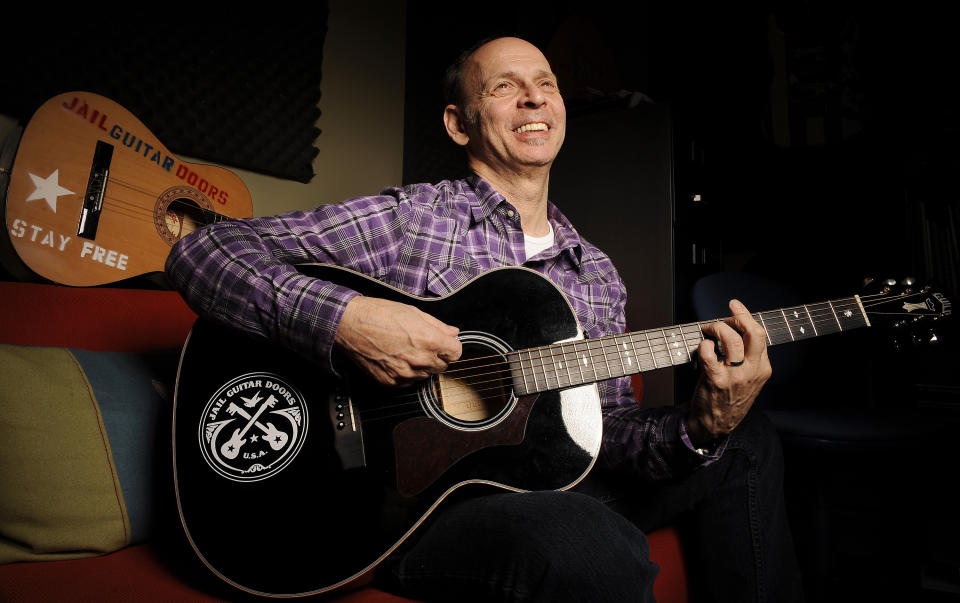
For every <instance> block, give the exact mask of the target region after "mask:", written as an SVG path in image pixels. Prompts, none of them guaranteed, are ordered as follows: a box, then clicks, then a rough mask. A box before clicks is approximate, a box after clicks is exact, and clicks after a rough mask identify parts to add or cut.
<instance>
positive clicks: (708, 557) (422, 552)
mask: <svg viewBox="0 0 960 603" xmlns="http://www.w3.org/2000/svg"><path fill="white" fill-rule="evenodd" d="M782 476H783V461H782V454H781V451H780V444H779V440H778V439H777V436H776V432H775V430H774V429H773V427H772V425H771V424H770V423H769V421H768V420H767V419H766V417H764V416H763V415H762V413H760V412H759V411H751V412H750V413H749V414H748V416H747V418H746V419H744V421H743V422H742V423H741V425H740V426H739V427H738V428H737V429H736V431H735V432H734V434H732V435H731V438H730V441H729V443H728V447H727V451H726V452H725V453H724V455H723V456H722V457H721V459H720V460H719V461H717V462H716V463H714V464H712V465H710V466H708V467H706V468H703V469H700V470H698V471H695V472H693V473H692V474H691V475H690V476H689V477H687V478H686V479H684V480H682V481H679V482H677V483H668V484H657V485H650V484H640V483H630V482H629V481H628V480H626V479H624V478H623V477H622V476H616V475H611V474H605V473H603V472H601V471H594V472H592V473H591V475H590V476H589V477H588V479H587V480H585V482H584V483H583V484H581V485H579V486H578V487H577V488H575V489H574V491H573V492H531V493H524V494H514V493H503V494H492V495H489V496H482V497H479V498H473V499H468V500H464V501H460V502H457V503H455V504H453V505H451V506H449V507H446V508H445V507H441V508H440V509H438V510H437V511H436V512H435V514H434V517H432V518H431V521H430V523H429V524H428V525H427V526H424V528H422V529H421V532H420V534H419V536H418V537H417V539H416V540H415V541H413V542H412V543H410V544H409V545H408V546H407V547H406V548H405V549H404V550H403V551H401V552H400V554H397V555H395V556H394V557H393V558H392V559H391V560H390V561H389V562H388V563H387V564H385V565H384V566H383V567H382V568H381V570H382V571H381V573H380V578H381V579H382V580H383V582H384V585H385V586H386V587H387V588H388V589H389V590H393V591H395V592H398V593H399V594H404V595H407V596H410V597H414V598H418V599H423V600H427V601H618V602H623V601H653V591H652V588H653V580H654V578H655V577H656V575H657V572H658V568H657V566H656V564H654V563H652V562H651V561H650V560H649V548H648V545H647V540H646V537H645V536H644V532H649V531H652V530H654V529H656V528H659V527H662V526H664V525H667V524H674V525H676V526H677V527H678V528H679V530H680V533H681V535H682V537H683V544H684V555H685V558H686V560H687V564H688V570H689V577H690V588H691V594H692V595H693V599H694V600H695V601H718V602H741V601H744V602H746V601H799V600H802V598H803V597H802V592H801V581H800V575H799V570H798V569H797V563H796V558H795V555H794V551H793V541H792V538H791V535H790V530H789V527H788V523H787V516H786V510H785V508H784V501H783V487H782Z"/></svg>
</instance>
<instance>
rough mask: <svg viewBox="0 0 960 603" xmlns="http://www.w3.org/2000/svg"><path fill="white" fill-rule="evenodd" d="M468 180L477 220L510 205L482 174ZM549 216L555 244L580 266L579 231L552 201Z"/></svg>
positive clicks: (472, 212)
mask: <svg viewBox="0 0 960 603" xmlns="http://www.w3.org/2000/svg"><path fill="white" fill-rule="evenodd" d="M466 182H467V184H469V185H470V188H472V189H473V191H474V193H475V194H476V202H475V203H473V204H472V207H471V215H472V216H473V220H474V221H475V222H482V221H483V220H486V219H487V218H489V217H490V215H491V214H492V213H493V212H494V211H496V209H497V208H498V207H499V206H500V204H502V203H505V204H507V205H509V202H508V201H507V200H506V198H505V197H504V196H503V195H502V194H500V193H499V192H498V191H497V190H496V189H494V188H493V187H492V186H491V185H490V183H489V182H487V181H486V180H484V179H483V178H481V177H480V176H477V175H476V174H471V175H470V176H467V178H466ZM547 218H548V219H549V220H550V222H551V223H552V224H553V231H554V237H555V238H554V242H553V243H554V245H556V246H557V248H559V249H560V251H561V252H566V253H568V255H569V257H570V261H572V262H573V264H574V265H575V266H577V267H578V268H579V266H580V257H581V255H582V253H583V249H582V246H581V242H580V235H579V233H577V230H576V229H575V228H574V227H573V224H571V223H570V220H568V219H567V217H566V216H565V215H563V212H561V211H560V209H559V208H558V207H557V206H556V205H554V204H553V203H552V202H550V201H547Z"/></svg>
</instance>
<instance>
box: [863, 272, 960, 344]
mask: <svg viewBox="0 0 960 603" xmlns="http://www.w3.org/2000/svg"><path fill="white" fill-rule="evenodd" d="M860 301H861V303H862V304H863V308H864V310H865V311H866V313H867V316H868V317H869V319H870V323H871V324H873V325H876V326H881V325H882V326H886V327H889V328H893V329H896V330H898V331H901V332H902V333H901V335H905V336H899V337H897V338H896V339H895V342H894V344H895V346H896V347H898V348H901V347H904V344H905V343H909V344H910V345H912V346H919V345H924V344H935V343H938V342H939V339H940V338H939V336H938V334H937V332H936V330H935V325H936V323H937V321H939V320H941V319H944V318H946V317H948V316H950V315H951V313H952V309H951V305H952V304H951V303H950V300H949V299H948V298H947V296H946V295H944V294H943V293H942V292H941V291H939V290H938V289H937V288H936V287H934V286H933V285H929V284H927V285H923V284H919V283H917V282H916V281H915V280H914V279H912V278H905V279H902V280H900V281H896V280H894V279H886V280H875V281H869V282H868V283H867V286H866V291H865V292H864V293H863V294H861V295H860Z"/></svg>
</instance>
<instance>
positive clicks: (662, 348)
mask: <svg viewBox="0 0 960 603" xmlns="http://www.w3.org/2000/svg"><path fill="white" fill-rule="evenodd" d="M922 293H924V294H925V292H922ZM913 295H916V294H900V295H898V296H894V297H893V298H891V297H890V296H888V295H885V294H875V295H865V296H863V297H861V302H863V303H864V307H868V306H869V307H875V306H876V305H878V304H887V303H889V302H890V300H891V299H897V298H899V299H905V298H909V297H911V296H913ZM871 298H874V301H873V302H871ZM824 304H828V305H829V304H832V305H833V310H830V309H828V308H825V309H822V311H820V312H819V313H816V312H813V311H809V307H811V306H823V305H824ZM857 305H858V304H857V303H856V300H855V299H854V298H848V299H845V300H834V301H832V302H821V303H820V304H808V305H807V306H796V307H795V308H784V309H783V310H782V313H783V314H787V312H789V311H791V310H794V309H795V310H798V314H799V311H800V310H803V314H800V315H799V316H796V317H792V316H790V315H788V316H787V320H786V321H783V320H782V318H783V317H782V316H781V317H778V320H779V321H781V322H783V324H784V325H785V326H784V327H782V328H780V329H779V332H780V334H782V333H784V332H788V331H790V326H791V325H790V323H793V325H792V326H800V325H802V326H806V325H807V324H808V323H810V322H816V321H818V320H819V321H828V324H829V323H830V322H834V321H836V320H837V319H836V317H835V316H834V311H835V310H841V311H842V310H844V309H846V308H855V307H857ZM777 313H781V311H780V310H770V311H765V312H759V313H756V314H754V316H755V317H756V316H759V315H762V314H773V315H774V317H775V315H776V314H777ZM884 314H896V315H906V316H910V314H909V313H906V312H888V313H884ZM808 316H809V320H808V318H807V317H808ZM717 320H722V319H717ZM710 322H715V321H704V322H699V323H690V324H688V325H680V326H678V327H672V328H667V329H653V330H650V331H638V332H635V333H626V334H620V335H613V336H606V337H603V338H597V339H594V340H582V341H577V342H569V343H567V344H556V345H553V346H543V347H541V348H532V349H531V350H524V351H523V352H509V353H507V354H506V355H507V356H519V354H521V353H527V354H528V356H529V361H530V363H531V365H530V368H531V369H534V368H536V366H535V365H536V364H537V363H539V365H540V367H539V368H540V373H539V374H540V375H541V376H542V378H541V379H539V380H538V379H536V378H534V381H535V384H534V388H533V391H531V392H530V393H534V392H536V391H543V390H551V389H560V388H562V387H569V386H571V385H574V384H580V383H590V382H596V381H603V380H605V379H609V378H614V377H620V376H625V375H629V374H633V373H637V372H642V371H644V370H649V369H651V368H656V367H658V366H660V364H659V363H657V358H658V354H660V355H661V357H662V359H663V360H664V361H665V363H664V364H663V366H667V365H668V364H669V365H670V366H674V365H677V364H685V363H687V362H689V361H690V354H692V352H693V351H694V350H695V349H696V348H697V347H698V346H699V344H700V342H702V341H703V337H702V333H699V332H698V333H694V332H685V333H683V337H682V343H676V344H675V347H673V348H672V349H673V350H677V349H678V348H679V346H681V345H682V346H683V347H682V349H683V350H684V351H685V352H686V356H685V357H684V356H683V355H682V354H681V355H680V356H679V358H680V362H679V363H678V362H676V360H675V359H674V357H673V355H672V354H671V355H670V356H669V360H668V359H667V357H663V355H665V354H670V352H669V350H670V349H671V348H670V347H669V346H668V345H667V344H666V343H663V344H659V345H651V346H648V350H643V351H640V352H638V351H637V349H636V342H635V341H631V347H633V352H632V355H630V358H632V359H637V360H639V362H640V366H639V368H638V367H631V369H630V370H627V368H626V365H625V364H624V362H623V361H624V358H623V356H622V355H621V353H620V351H619V350H618V349H617V348H619V347H621V346H625V345H626V344H622V343H619V342H620V341H621V340H623V339H626V338H630V337H632V336H636V335H641V334H642V335H649V334H650V333H653V334H656V333H658V332H661V335H660V336H656V339H660V338H661V337H663V336H664V334H665V333H666V332H669V331H680V332H682V327H692V326H696V327H697V328H698V331H699V328H700V327H702V326H703V325H705V324H709V323H710ZM838 327H839V325H838ZM777 331H778V330H770V333H777ZM832 332H835V331H831V333H832ZM770 333H768V336H769V337H770V338H771V339H773V338H774V337H773V335H770ZM614 340H616V341H615V343H614V345H613V346H611V345H610V341H614ZM647 341H648V343H649V337H648V338H647ZM784 341H787V340H786V339H785V340H784ZM595 343H599V345H589V344H595ZM571 344H573V347H574V352H572V353H581V352H582V351H583V350H582V349H581V350H577V349H576V346H577V345H580V346H583V345H585V344H587V346H588V347H587V352H588V354H587V355H586V357H585V358H586V359H587V360H588V362H586V363H585V366H589V367H590V368H589V369H588V370H587V373H588V374H589V373H593V374H592V377H589V378H588V377H584V376H583V371H582V369H580V368H578V371H577V372H578V373H579V374H580V376H581V379H579V380H578V379H573V378H571V377H570V369H569V368H565V367H563V363H562V362H561V364H560V366H559V367H557V365H556V363H555V361H554V359H553V352H552V351H550V356H551V357H550V358H549V359H547V358H543V356H542V355H539V356H538V357H536V358H535V357H533V356H532V353H533V352H536V351H538V350H552V349H556V348H558V347H564V346H568V347H569V346H570V345H571ZM614 350H616V351H614ZM595 352H599V353H595ZM608 352H609V355H614V354H615V355H616V358H617V359H616V360H615V361H613V362H611V361H610V360H609V358H608ZM570 354H571V352H567V353H564V355H563V357H564V358H567V357H568V356H569V355H570ZM487 358H495V359H498V362H494V363H490V364H488V365H486V367H484V366H480V367H478V366H471V367H469V368H466V369H457V368H453V369H451V370H448V371H446V372H444V373H443V376H444V377H446V376H450V375H451V374H456V373H460V372H465V371H468V372H470V373H472V374H471V375H469V376H470V377H472V379H471V380H470V381H469V382H468V385H469V387H470V389H471V390H472V391H473V392H475V393H479V394H483V393H484V392H488V391H491V390H495V391H496V392H497V395H496V396H480V397H479V400H481V401H482V400H488V399H494V398H501V397H502V391H503V390H504V389H510V388H509V385H510V384H511V383H512V382H513V381H514V379H515V374H514V373H515V371H516V369H514V368H511V366H510V363H509V362H504V361H502V356H500V355H494V356H488V357H487ZM580 359H584V356H583V355H582V354H581V355H580ZM477 360H483V358H471V359H469V362H471V363H475V362H476V361H477ZM600 360H602V363H600V362H599V361H600ZM462 363H463V361H457V362H454V363H451V367H454V366H456V365H459V364H462ZM548 363H549V364H550V365H551V366H550V367H548ZM598 364H600V366H601V370H597V368H596V367H597V366H598ZM617 364H620V368H621V369H622V370H621V371H617V370H616V365H617ZM611 365H612V366H613V368H610V366H611ZM645 365H646V366H645ZM603 366H606V367H607V368H606V370H605V372H604V371H603V370H602V367H603ZM478 368H495V370H491V371H489V372H487V373H479V374H478V373H476V370H477V369H478ZM520 370H521V372H522V370H523V367H522V365H521V367H520ZM564 370H566V371H567V379H566V383H564V380H563V379H561V378H560V377H559V376H558V375H560V374H562V373H561V371H564ZM478 378H486V379H485V380H478ZM551 378H552V381H553V382H552V383H551ZM540 380H542V381H543V384H544V386H545V387H544V388H540V387H539V381H540ZM485 385H489V386H490V387H483V386H485ZM525 385H526V383H525ZM414 397H415V398H416V399H417V404H419V397H418V396H414ZM451 398H452V399H451V400H449V402H450V403H451V404H456V403H457V402H458V400H462V399H474V398H477V396H472V395H469V394H466V395H462V396H460V398H457V397H456V396H451ZM396 406H403V404H400V405H396ZM395 416H398V415H392V417H395Z"/></svg>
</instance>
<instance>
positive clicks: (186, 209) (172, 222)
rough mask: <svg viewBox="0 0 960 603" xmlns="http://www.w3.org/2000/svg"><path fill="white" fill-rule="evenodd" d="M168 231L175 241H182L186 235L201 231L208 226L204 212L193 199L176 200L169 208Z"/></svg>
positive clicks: (167, 217)
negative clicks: (201, 228)
mask: <svg viewBox="0 0 960 603" xmlns="http://www.w3.org/2000/svg"><path fill="white" fill-rule="evenodd" d="M165 218H166V224H167V230H168V231H169V232H170V234H171V235H172V236H173V238H174V239H176V240H180V239H181V238H183V237H184V235H188V234H190V233H191V232H193V231H195V230H197V229H199V228H200V227H201V226H204V225H205V224H206V217H205V215H204V211H203V209H202V208H201V207H199V206H198V205H197V204H196V202H194V201H193V200H192V199H175V200H174V201H172V202H171V203H170V205H169V206H167V213H166V216H165Z"/></svg>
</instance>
